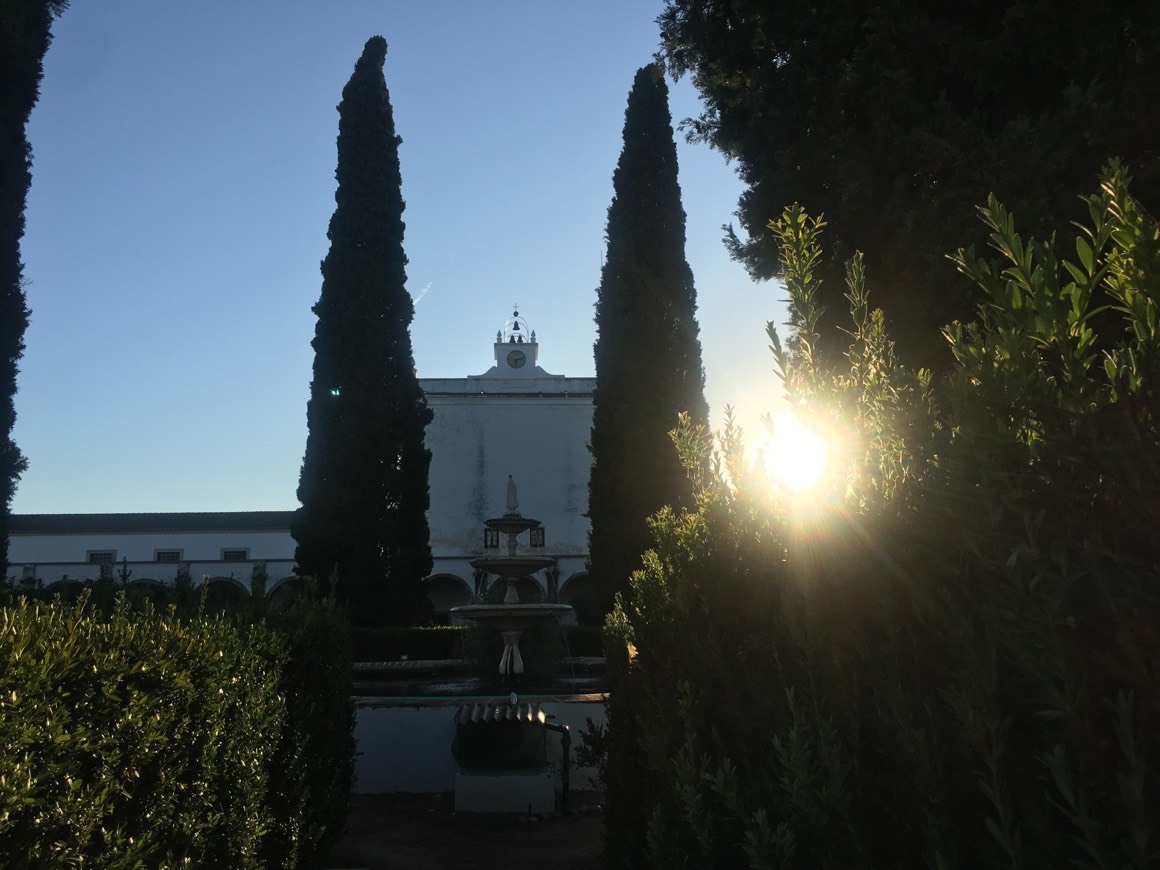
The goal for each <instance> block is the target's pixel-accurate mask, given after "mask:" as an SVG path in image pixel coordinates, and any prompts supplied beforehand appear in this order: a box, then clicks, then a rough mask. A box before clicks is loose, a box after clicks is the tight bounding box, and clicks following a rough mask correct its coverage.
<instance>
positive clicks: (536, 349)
mask: <svg viewBox="0 0 1160 870" xmlns="http://www.w3.org/2000/svg"><path fill="white" fill-rule="evenodd" d="M539 359H540V346H539V344H537V343H536V333H535V330H529V329H528V322H527V321H526V320H524V319H523V318H522V317H520V312H519V309H518V307H517V308H515V309H514V310H513V311H512V316H511V317H509V318H508V319H507V321H506V322H505V323H504V325H503V329H501V330H500V331H499V332H497V333H496V334H495V365H496V369H497V372H496V374H498V375H499V377H501V378H531V377H536V364H537V363H538V362H539Z"/></svg>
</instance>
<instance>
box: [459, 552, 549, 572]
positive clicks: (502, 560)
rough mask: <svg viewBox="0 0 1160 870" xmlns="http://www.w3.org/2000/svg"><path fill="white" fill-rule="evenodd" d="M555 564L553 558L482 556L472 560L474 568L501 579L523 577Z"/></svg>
mask: <svg viewBox="0 0 1160 870" xmlns="http://www.w3.org/2000/svg"><path fill="white" fill-rule="evenodd" d="M555 564H556V560H555V559H553V558H552V557H551V556H481V557H480V558H478V559H472V560H471V567H472V568H482V569H483V570H484V571H487V572H488V573H489V574H498V575H499V576H500V577H523V576H524V575H525V574H534V573H536V572H537V571H539V570H540V569H541V568H549V567H551V566H552V565H555Z"/></svg>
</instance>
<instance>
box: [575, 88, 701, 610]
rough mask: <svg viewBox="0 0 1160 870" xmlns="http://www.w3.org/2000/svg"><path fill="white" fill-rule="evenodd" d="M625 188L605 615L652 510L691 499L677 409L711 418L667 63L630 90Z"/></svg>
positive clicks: (608, 415)
mask: <svg viewBox="0 0 1160 870" xmlns="http://www.w3.org/2000/svg"><path fill="white" fill-rule="evenodd" d="M613 190H614V194H613V199H612V204H611V205H610V206H609V208H608V226H607V230H606V236H607V241H608V252H607V257H606V260H605V263H604V268H603V269H602V271H601V276H600V287H599V289H598V290H597V302H596V328H597V339H596V346H595V351H594V355H595V361H596V390H595V393H594V395H593V414H592V438H591V451H592V474H591V477H590V479H589V483H588V514H589V517H590V518H591V521H592V533H591V536H590V539H589V552H590V557H589V559H590V569H591V573H592V578H593V581H594V583H595V586H596V590H597V595H598V598H599V601H600V603H601V605H602V607H603V609H604V610H608V609H610V608H611V606H612V600H613V596H614V595H615V594H616V593H617V592H619V591H623V590H626V589H627V588H628V577H629V574H630V573H631V572H632V571H633V570H634V569H635V568H637V567H639V565H640V561H641V554H642V553H643V552H644V551H645V550H647V549H648V548H649V547H650V545H651V536H650V533H649V529H648V524H647V519H648V517H649V516H650V515H651V514H653V513H654V512H656V511H657V510H658V509H660V508H661V507H663V506H664V505H666V504H674V503H677V504H679V503H683V502H685V501H686V500H687V499H688V498H689V497H690V495H691V492H692V486H691V484H690V482H689V479H688V477H687V474H686V472H685V470H684V468H683V467H682V465H681V463H680V461H679V459H678V457H677V453H676V450H675V448H674V446H673V443H672V440H671V438H670V437H669V432H670V431H672V430H673V429H674V428H675V427H676V425H677V415H678V414H679V413H680V412H682V411H686V412H688V413H689V415H690V417H691V418H692V420H693V422H694V423H704V422H706V419H707V417H708V408H707V406H706V404H705V397H704V382H705V378H704V373H703V370H702V367H701V343H700V341H699V339H698V337H697V320H696V307H697V298H696V289H695V288H694V286H693V273H692V270H691V269H690V268H689V264H688V263H687V262H686V260H685V212H684V209H683V208H682V207H681V188H680V185H679V184H678V183H677V149H676V145H675V144H674V142H673V128H672V120H671V115H670V114H669V104H668V87H667V86H666V84H665V80H664V77H663V74H662V73H661V71H660V70H659V69H658V68H657V67H655V66H647V67H643V68H642V69H640V70H639V71H637V74H636V79H635V81H634V82H633V86H632V91H631V93H630V94H629V96H628V108H627V109H626V110H625V113H624V148H623V150H622V151H621V154H620V161H619V162H618V163H617V166H616V173H615V175H614V176H613Z"/></svg>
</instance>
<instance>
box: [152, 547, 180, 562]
mask: <svg viewBox="0 0 1160 870" xmlns="http://www.w3.org/2000/svg"><path fill="white" fill-rule="evenodd" d="M153 560H154V561H155V562H180V561H181V550H154V551H153Z"/></svg>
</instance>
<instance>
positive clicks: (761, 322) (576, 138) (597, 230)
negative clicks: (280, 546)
mask: <svg viewBox="0 0 1160 870" xmlns="http://www.w3.org/2000/svg"><path fill="white" fill-rule="evenodd" d="M662 5H663V4H662V3H661V2H660V0H655V2H653V0H648V2H646V0H633V2H624V0H588V2H585V3H560V2H544V0H527V2H516V0H503V2H498V0H496V2H490V3H480V2H467V0H438V2H420V0H407V2H404V0H389V2H388V0H377V2H359V0H344V2H342V3H322V2H304V0H278V2H275V0H260V2H259V0H250V2H246V3H238V2H236V0H231V2H219V0H205V2H198V3H192V2H167V3H158V2H156V0H108V2H102V3H82V2H77V3H74V4H73V5H72V8H70V9H69V10H68V11H67V12H66V13H65V14H64V16H63V17H62V18H60V19H59V20H57V22H56V23H55V25H54V28H53V44H52V47H51V48H50V49H49V52H48V54H47V55H46V57H45V75H44V81H43V83H42V85H41V91H40V101H39V103H38V104H37V107H36V109H35V110H34V112H33V115H32V119H31V122H30V124H29V130H28V135H29V139H30V141H31V143H32V148H33V169H32V172H33V181H32V189H31V191H30V193H29V198H28V204H27V212H26V218H27V227H26V231H25V236H24V239H23V242H22V245H21V250H22V257H23V261H24V275H25V279H26V284H27V286H26V290H27V294H28V305H29V308H30V309H31V311H32V322H31V326H30V327H29V329H28V332H27V333H26V335H25V341H26V344H27V350H26V352H25V355H24V358H23V360H22V361H21V364H20V368H21V372H20V376H19V380H18V387H19V392H18V394H17V396H16V413H17V422H16V428H15V431H14V437H15V439H16V441H17V444H18V445H19V447H20V449H21V450H22V451H23V452H24V454H25V456H26V457H27V458H28V462H29V467H28V470H27V471H26V472H25V474H24V476H23V478H22V480H21V482H20V485H19V488H18V490H17V494H16V497H15V499H14V502H13V511H14V512H16V513H89V512H135V511H242V510H285V509H293V508H295V507H297V506H298V502H297V499H296V497H295V489H296V487H297V483H298V473H299V469H300V467H301V462H302V454H303V450H304V447H305V444H306V400H307V396H308V392H309V384H310V377H311V367H312V364H313V351H312V349H311V347H310V341H311V338H312V337H313V334H314V323H315V317H314V315H313V313H312V312H311V306H312V305H313V304H314V303H315V302H316V301H317V299H318V295H319V292H320V289H321V275H320V273H319V263H320V262H321V260H322V259H323V257H325V255H326V252H327V248H328V241H327V238H326V230H327V225H328V223H329V221H330V217H331V214H332V213H333V211H334V190H335V180H334V171H335V163H336V148H335V138H336V136H337V132H338V115H337V112H336V106H337V105H338V102H339V100H340V99H341V94H342V88H343V86H344V85H345V84H346V82H347V80H348V79H349V78H350V75H351V72H352V70H353V69H354V63H355V61H356V60H357V59H358V57H359V55H360V54H361V52H362V48H363V45H364V44H365V42H366V40H367V39H368V38H370V37H371V36H373V35H376V34H381V35H383V36H384V37H385V38H386V40H387V43H388V46H389V49H388V54H387V61H386V66H385V74H386V79H387V87H388V89H389V91H390V97H391V103H392V106H393V109H394V117H395V126H396V129H397V132H398V134H399V135H400V136H401V137H402V140H403V141H402V145H401V146H400V149H399V158H400V163H401V166H402V175H403V197H404V199H405V201H406V204H407V205H406V211H405V212H404V220H405V221H406V235H405V239H404V246H405V249H406V253H407V256H408V258H409V261H410V262H409V265H408V268H407V275H408V282H407V289H408V291H409V292H410V293H411V295H412V298H413V299H414V300H415V303H416V307H415V320H414V322H413V324H412V327H411V339H412V344H413V348H414V355H415V362H416V366H417V368H418V372H419V375H420V377H442V378H448V377H463V376H466V375H471V374H480V373H482V372H484V371H486V370H487V369H488V368H489V367H490V366H491V365H492V342H493V341H494V337H495V333H496V330H498V329H499V328H500V327H501V326H502V325H503V322H504V320H505V319H506V318H507V317H509V316H510V314H511V311H512V307H513V305H515V304H517V303H518V305H519V309H520V313H521V315H523V316H524V317H525V318H526V319H527V321H528V323H529V325H530V327H531V328H533V329H535V330H536V334H537V338H538V340H539V342H540V365H541V366H542V367H543V368H544V369H546V370H547V371H549V372H551V373H553V374H563V375H568V376H574V377H590V376H592V374H593V372H594V365H593V359H592V347H593V342H594V341H595V338H596V330H595V324H594V322H593V314H594V308H593V306H594V304H595V301H596V287H597V285H598V284H599V281H600V263H601V257H602V256H603V253H604V248H605V238H604V229H605V223H606V218H607V210H608V206H609V203H610V202H611V198H612V174H613V170H614V169H615V167H616V161H617V158H618V156H619V154H620V150H621V146H622V129H623V124H624V109H625V105H626V102H627V97H628V91H629V88H630V86H631V84H632V79H633V75H634V74H635V72H636V70H637V69H638V68H639V67H641V66H643V65H645V64H647V63H648V62H650V60H651V58H652V56H653V54H654V53H655V52H656V50H657V48H658V42H659V36H658V30H657V26H656V23H655V19H656V17H657V15H658V14H659V13H660V11H661V8H662ZM670 107H671V109H672V113H673V117H674V122H679V121H680V120H681V119H683V118H686V117H689V116H691V115H695V114H697V113H698V112H699V110H700V103H699V97H698V95H697V93H696V90H695V89H694V88H693V86H692V84H691V82H689V81H688V80H683V81H679V82H675V83H674V82H672V81H671V80H670ZM676 136H677V145H678V160H679V164H680V183H681V189H682V197H683V203H684V207H685V211H686V213H687V216H688V219H687V233H688V243H687V247H686V256H687V259H688V261H689V264H690V266H691V267H692V269H693V274H694V278H695V281H696V287H697V293H698V320H699V322H700V327H701V343H702V349H703V356H704V364H705V375H706V397H707V399H708V401H709V404H710V409H711V414H712V421H713V425H714V427H715V428H720V426H721V425H722V420H723V415H724V409H725V406H726V405H732V406H733V407H734V408H735V409H736V414H737V416H738V419H739V420H740V422H741V423H742V425H743V426H744V428H745V429H746V431H747V432H749V433H751V436H752V435H753V434H756V430H757V429H759V428H760V424H759V419H760V416H761V415H762V414H763V413H764V412H765V411H767V410H775V409H776V407H778V406H779V402H780V395H781V390H780V385H779V383H778V381H777V379H776V377H775V376H774V374H773V365H772V358H771V355H770V353H769V350H768V347H767V344H768V341H767V339H766V337H765V332H764V330H765V323H766V321H768V320H771V319H773V320H776V321H778V322H780V321H783V320H784V319H785V311H784V306H782V305H781V303H780V301H779V300H780V299H781V297H782V296H783V293H782V291H781V289H780V288H779V287H777V286H776V285H775V284H771V283H760V284H758V283H754V282H753V281H751V280H750V278H749V277H748V275H747V274H746V273H745V270H744V269H743V268H742V267H741V266H740V265H738V264H736V263H734V262H732V261H731V260H730V259H729V257H728V254H727V252H726V251H725V248H724V246H723V244H722V242H721V238H722V235H723V233H722V230H721V227H722V225H723V224H726V223H729V222H731V221H732V220H733V212H734V211H735V210H736V203H737V197H738V195H739V194H740V192H741V189H742V186H741V183H740V181H739V180H738V179H737V177H736V174H735V172H734V167H733V166H731V165H729V164H727V163H726V161H725V159H724V158H723V157H722V155H720V154H719V153H717V152H714V151H712V150H711V149H710V148H709V147H708V146H707V145H701V144H697V145H690V144H687V143H686V142H685V141H684V137H683V134H681V133H680V132H678V133H677V134H676ZM751 440H752V439H751ZM529 485H531V483H530V482H529Z"/></svg>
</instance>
